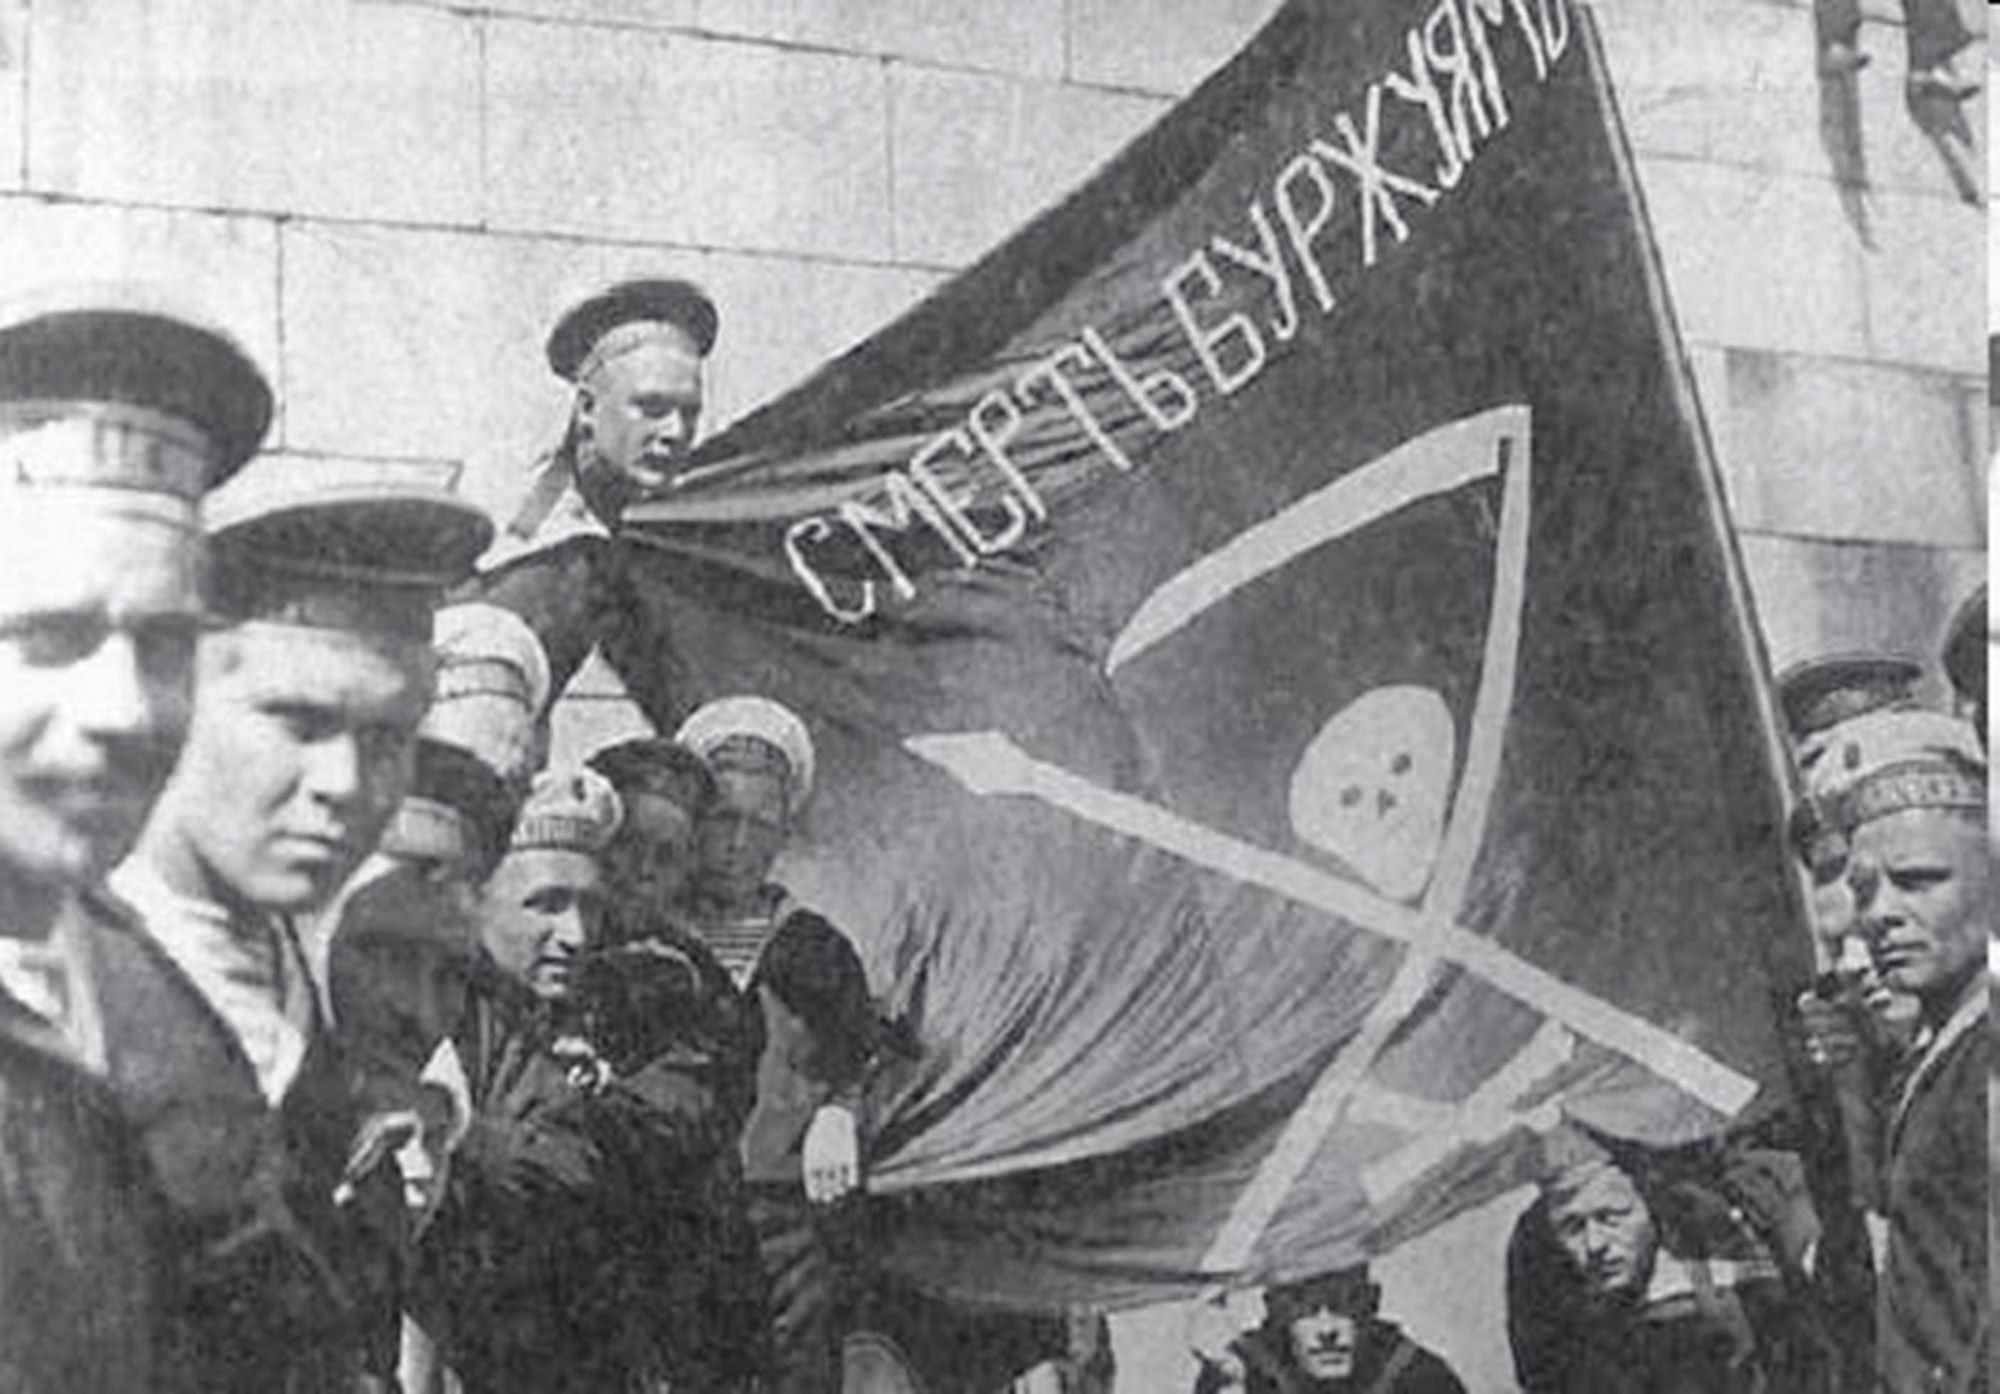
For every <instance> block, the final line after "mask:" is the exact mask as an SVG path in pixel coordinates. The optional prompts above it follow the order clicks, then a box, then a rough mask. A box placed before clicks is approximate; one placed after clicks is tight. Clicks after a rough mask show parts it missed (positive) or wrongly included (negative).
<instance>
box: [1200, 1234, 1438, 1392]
mask: <svg viewBox="0 0 2000 1394" xmlns="http://www.w3.org/2000/svg"><path fill="white" fill-rule="evenodd" d="M1381 1305H1382V1288H1381V1285H1380V1284H1378V1283H1377V1282H1376V1281H1375V1280H1374V1278H1373V1277H1372V1276H1370V1274H1369V1271H1368V1265H1367V1264H1366V1263H1357V1264H1354V1265H1352V1266H1350V1267H1347V1268H1333V1269H1327V1270H1325V1271H1323V1272H1319V1273H1312V1274H1308V1275H1307V1276H1305V1277H1302V1278H1295V1279H1292V1280H1290V1281H1288V1282H1282V1283H1277V1284H1274V1285H1273V1286H1271V1287H1270V1288H1268V1289H1266V1291H1265V1293H1264V1313H1265V1316H1264V1323H1263V1325H1262V1326H1260V1327H1258V1328H1257V1329H1255V1330H1252V1331H1248V1332H1245V1333H1244V1334H1242V1335H1241V1336H1238V1337H1236V1338H1235V1339H1233V1340H1231V1341H1229V1342H1228V1343H1227V1344H1226V1345H1224V1346H1222V1347H1220V1348H1213V1349H1202V1348H1198V1349H1197V1350H1196V1352H1195V1353H1196V1356H1197V1358H1198V1359H1199V1360H1200V1361H1201V1370H1200V1373H1199V1374H1198V1375H1197V1376H1196V1377H1195V1386H1194V1388H1195V1394H1230V1391H1242V1394H1465V1386H1464V1385H1463V1384H1461V1383H1460V1382H1459V1379H1458V1376H1457V1375H1455V1374H1453V1373H1452V1372H1451V1368H1450V1367H1449V1366H1448V1365H1446V1364H1445V1363H1444V1361H1442V1360H1440V1359H1439V1358H1438V1357H1437V1356H1435V1355H1433V1354H1432V1353H1431V1352H1430V1351H1427V1350H1425V1349H1424V1348H1423V1347H1422V1346H1420V1345H1418V1344H1417V1343H1416V1342H1415V1341H1412V1340H1411V1339H1410V1338H1409V1337H1408V1336H1406V1335H1404V1334H1403V1332H1402V1330H1401V1329H1400V1328H1399V1327H1398V1326H1397V1325H1396V1324H1395V1323H1394V1322H1390V1321H1385V1320H1383V1319H1382V1318H1381V1317H1380V1316H1378V1315H1377V1313H1378V1312H1379V1311H1380V1310H1381Z"/></svg>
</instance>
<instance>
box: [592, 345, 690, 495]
mask: <svg viewBox="0 0 2000 1394" xmlns="http://www.w3.org/2000/svg"><path fill="white" fill-rule="evenodd" d="M701 406H702V370H701V357H700V355H699V354H697V353H696V352H695V351H694V345H693V343H692V342H691V341H689V340H688V339H687V337H686V336H685V335H682V334H678V333H674V332H670V331H669V332H663V333H662V334H661V335H659V336H658V337H656V338H653V339H650V340H648V341H647V342H645V343H642V344H640V345H638V346H636V347H633V348H628V349H626V350H625V351H624V352H622V353H620V354H618V355H617V356H616V357H613V358H611V359H609V360H607V361H606V362H604V363H602V364H600V365H599V366H598V367H596V368H595V369H593V370H592V371H591V373H590V375H589V377H588V379H587V380H586V381H585V382H583V383H582V384H580V387H579V397H578V406H577V421H578V425H579V426H580V427H581V429H582V431H583V434H584V440H583V449H582V451H581V454H580V456H579V458H580V460H581V462H582V465H583V468H584V471H585V475H586V481H587V482H590V481H591V480H592V477H593V476H594V477H595V482H598V483H608V484H610V485H611V486H612V487H613V488H614V490H615V491H616V492H617V493H618V494H619V495H620V496H621V497H624V498H646V497H648V496H649V495H654V494H659V493H662V492H664V491H665V490H666V489H667V488H668V487H669V486H670V485H672V483H673V482H674V480H675V478H676V477H677V476H678V475H679V474H680V472H681V471H682V470H683V469H684V468H686V465H687V454H688V452H689V451H690V450H692V449H693V448H694V441H695V432H696V428H697V426H698V425H699V423H700V419H701Z"/></svg>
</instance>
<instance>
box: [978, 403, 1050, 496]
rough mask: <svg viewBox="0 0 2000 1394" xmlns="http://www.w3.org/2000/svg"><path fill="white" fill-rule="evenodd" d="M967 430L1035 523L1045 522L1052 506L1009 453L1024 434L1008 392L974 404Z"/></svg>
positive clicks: (1016, 408) (1019, 409) (1018, 410)
mask: <svg viewBox="0 0 2000 1394" xmlns="http://www.w3.org/2000/svg"><path fill="white" fill-rule="evenodd" d="M965 425H966V429H968V430H969V431H971V432H972V439H973V440H974V441H975V442H976V443H977V444H978V446H979V451H980V453H981V454H982V455H984V456H985V457H986V458H987V459H989V460H991V461H992V462H993V467H994V468H995V469H997V470H999V471H1000V473H1001V474H1003V475H1005V476H1006V478H1007V483H1008V484H1009V485H1010V486H1012V488H1013V490H1014V492H1015V493H1016V494H1019V495H1020V497H1021V502H1023V503H1025V504H1026V505H1027V506H1028V512H1030V513H1031V514H1033V515H1034V517H1035V521H1037V522H1041V521H1044V520H1045V519H1047V517H1048V516H1049V506H1048V505H1047V504H1046V503H1043V502H1042V495H1041V493H1040V491H1039V490H1037V489H1036V488H1035V486H1034V485H1033V484H1031V483H1030V482H1029V481H1028V476H1027V475H1026V474H1024V473H1022V471H1021V467H1020V466H1019V465H1017V464H1015V463H1014V457H1013V456H1011V455H1009V454H1008V453H1007V446H1008V444H1009V443H1010V442H1011V441H1012V440H1013V439H1014V437H1015V436H1017V435H1019V434H1020V432H1021V408H1020V407H1018V406H1016V405H1015V404H1014V399H1013V398H1012V397H1010V396H1008V395H1007V394H1006V393H1005V392H1001V391H993V392H989V393H987V394H986V395H985V396H984V397H981V398H980V399H979V400H978V401H976V402H974V403H973V404H972V410H971V411H970V412H968V413H967V414H966V418H965Z"/></svg>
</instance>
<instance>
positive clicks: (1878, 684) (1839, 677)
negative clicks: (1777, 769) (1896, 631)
mask: <svg viewBox="0 0 2000 1394" xmlns="http://www.w3.org/2000/svg"><path fill="white" fill-rule="evenodd" d="M1923 675H1924V670H1923V667H1922V665H1920V664H1919V663H1918V662H1917V661H1916V660H1915V659H1913V658H1905V657H1903V656H1902V655H1900V654H1891V653H1840V654H1828V655H1825V656H1823V657H1818V658H1808V659H1804V660H1802V661H1801V662H1798V663H1794V664H1792V665H1791V666H1790V667H1789V668H1787V669H1785V670H1784V671H1783V672H1782V673H1780V674H1778V678H1777V687H1778V703H1779V705H1780V706H1781V707H1783V708H1784V712H1785V725H1786V728H1787V730H1788V731H1789V733H1790V735H1791V739H1792V751H1793V754H1794V755H1795V756H1796V757H1797V759H1798V764H1799V768H1800V769H1802V770H1805V769H1810V768H1812V766H1813V765H1814V764H1815V763H1817V761H1818V760H1819V756H1820V752H1822V751H1823V750H1825V748H1826V745H1827V742H1828V740H1829V739H1830V736H1829V735H1828V733H1829V732H1830V731H1832V730H1833V729H1834V728H1835V727H1836V726H1839V725H1840V724H1841V723H1842V722H1844V721H1851V720H1853V719H1854V718H1855V717H1857V716H1861V715H1863V714H1865V713H1867V712H1871V711H1880V710H1882V709H1883V708H1896V709H1904V710H1911V709H1915V708H1917V707H1920V706H1922V705H1923V704H1922V701H1921V700H1920V699H1919V697H1918V696H1917V684H1918V682H1920V681H1921V680H1922V678H1923Z"/></svg>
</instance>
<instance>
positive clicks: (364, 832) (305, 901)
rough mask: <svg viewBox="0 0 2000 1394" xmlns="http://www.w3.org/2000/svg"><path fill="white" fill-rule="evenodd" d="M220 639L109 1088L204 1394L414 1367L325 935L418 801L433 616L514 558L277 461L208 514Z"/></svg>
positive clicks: (428, 515)
mask: <svg viewBox="0 0 2000 1394" xmlns="http://www.w3.org/2000/svg"><path fill="white" fill-rule="evenodd" d="M207 528H208V532H209V538H210V543H211V552H212V560H213V586H212V591H213V610H214V615H215V622H216V624H215V628H214V629H213V630H212V631H211V632H210V633H208V634H207V635H205V636H204V638H203V640H202V643H201V646H200V652H199V657H198V679H199V688H198V694H197V700H196V703H195V710H194V715H193V720H192V722H191V724H190V728H189V733H188V740H187V744H186V747H185V748H184V750H183V751H182V754H181V759H180V763H179V764H178V766H177V767H176V768H175V771H174V774H173V777H172V778H171V779H170V780H169V781H168V785H167V788H166V790H165V792H164V793H163V794H162V795H161V798H160V801H159V804H158V806H157V807H156V808H155V809H154V811H153V816H152V817H151V819H150V820H149V821H148V823H147V826H146V830H145V832H144V834H143V835H142V837H141V839H140V842H139V846H138V848H137V849H136V851H135V852H134V854H133V855H132V857H131V858H129V859H128V860H127V861H126V862H125V863H124V864H123V865H122V866H120V867H119V869H118V870H117V872H115V873H114V875H113V877H112V884H113V886H114V888H115V889H116V890H117V891H118V893H119V894H120V895H122V896H123V897H124V898H125V899H126V900H127V901H128V902H129V903H130V904H131V905H132V906H133V907H134V908H135V909H136V910H137V911H138V913H139V918H140V920H141V922H142V926H143V928H142V930H141V931H139V932H127V933H107V934H104V935H100V936H99V938H98V943H97V945H96V947H97V951H98V953H99V955H100V957H101V958H102V959H103V961H105V962H106V963H107V964H108V965H110V966H111V968H112V970H113V971H112V972H111V974H110V986H109V988H108V989H107V992H106V997H105V1011H104V1018H105V1028H106V1036H107V1041H108V1044H109V1058H110V1062H111V1074H112V1080H113V1083H114V1087H115V1088H116V1090H117V1092H118V1095H119V1098H120V1101H121V1104H122V1106H123V1108H124V1110H125V1112H126V1114H127V1116H128V1117H129V1118H130V1119H132V1120H133V1122H134V1123H135V1124H136V1125H137V1126H138V1128H139V1129H140V1132H141V1136H142V1138H143V1141H144V1145H145V1149H146V1154H147V1157H148V1160H149V1161H150V1163H151V1165H152V1169H153V1173H154V1176H155V1179H156V1180H157V1182H158V1184H159V1186H160V1188H161V1190H162V1191H163V1192H164V1194H165V1198H166V1203H167V1206H168V1207H169V1223H170V1233H171V1235H172V1239H173V1252H174V1253H175V1255H176V1260H177V1261H176V1264H175V1270H174V1273H173V1275H172V1276H173V1282H174V1289H173V1292H172V1294H171V1296H172V1299H173V1317H174V1320H175V1327H174V1335H175V1339H176V1341H177V1345H178V1350H177V1356H178V1358H179V1360H180V1362H181V1364H182V1365H183V1367H184V1368H185V1370H186V1371H187V1372H188V1373H189V1374H190V1375H191V1376H192V1378H193V1381H194V1383H195V1384H196V1386H197V1387H199V1388H201V1389H203V1390H243V1391H246V1394H248V1391H252V1390H256V1391H264V1390H271V1389H285V1390H298V1389H319V1388H352V1387H353V1381H354V1380H355V1378H356V1377H357V1375H358V1373H359V1371H360V1370H361V1369H363V1368H364V1367H367V1368H371V1369H387V1368H393V1365H392V1364H391V1362H392V1360H393V1355H394V1343H395V1318H394V1311H393V1308H392V1307H389V1308H387V1309H386V1310H385V1303H386V1301H387V1300H388V1299H387V1298H386V1297H385V1294H392V1293H393V1292H394V1290H395V1275H394V1272H393V1256H394V1254H395V1253H396V1252H397V1248H396V1241H397V1239H398V1237H399V1227H400V1225H401V1224H402V1223H403V1219H404V1216H403V1207H402V1197H401V1194H400V1191H399V1188H397V1187H396V1186H395V1185H394V1183H393V1182H392V1181H391V1180H390V1179H389V1177H388V1176H387V1175H386V1173H384V1172H381V1171H377V1172H375V1173H374V1174H372V1175H370V1176H369V1177H367V1178H365V1179H366V1180H367V1182H369V1183H370V1184H368V1185H365V1186H362V1187H361V1188H359V1192H358V1195H357V1196H356V1197H354V1198H351V1199H350V1198H343V1199H341V1200H338V1201H337V1200H336V1195H337V1194H338V1195H341V1196H342V1197H345V1194H346V1192H347V1191H348V1190H350V1189H354V1188H353V1187H352V1186H351V1185H344V1184H343V1182H351V1180H352V1178H347V1177H344V1176H343V1168H344V1164H345V1162H346V1160H347V1157H348V1153H349V1150H350V1148H351V1147H352V1145H353V1144H354V1142H355V1140H356V1137H357V1134H358V1132H359V1129H360V1126H361V1123H362V1117H361V1112H362V1110H361V1106H360V1101H359V1100H358V1099H357V1097H356V1095H355V1093H354V1091H353V1088H352V1082H351V1075H350V1071H349V1068H348V1062H347V1061H346V1060H345V1059H344V1058H343V1053H342V1049H341V1044H340V1042H339V1041H337V1040H336V1038H335V1036H334V1035H333V1033H332V1032H331V1031H330V1029H329V1027H328V1023H327V1021H326V1018H325V1012H324V990H325V961H324V953H325V948H326V946H325V945H324V943H321V942H316V941H315V940H314V939H312V938H309V937H307V936H306V935H305V934H304V933H303V932H302V930H303V923H302V921H303V917H306V916H309V915H311V914H312V913H313V912H314V911H316V910H319V909H321V908H323V907H324V906H325V905H326V904H327V903H328V902H329V901H330V900H331V899H332V898H333V896H334V895H335V893H336V892H337V891H338V890H339V888H340V886H341V884H342V883H343V882H344V881H345V880H346V879H347V878H348V876H349V874H350V873H352V872H353V871H354V869H355V868H356V866H357V865H358V864H359V863H360V862H361V860H362V859H363V858H364V857H365V856H366V855H367V854H368V853H369V851H370V850H371V849H372V848H373V847H374V845H375V842H376V839H377V838H378V837H379V836H380V834H381V832H382V830H383V827H384V824H385V823H386V822H387V820H388V818H389V816H390V814H391V813H392V812H393V811H394V810H395V808H396V807H397V805H398V804H399V803H400V802H401V800H402V798H403V795H404V793H405V791H406V789H407V788H408V785H409V781H410V775H411V764H412V750H413V747H414V743H415V735H416V730H417V725H418V721H419V719H420V718H421V717H422V715H423V713H424V709H425V704H426V702H427V701H428V699H429V693H430V674H431V648H430V643H431V615H432V610H433V607H434V606H435V604H436V602H437V599H438V597H439V595H440V593H441V592H442V591H443V589H444V588H445V587H446V586H448V585H449V584H451V583H453V582H455V581H458V580H460V579H461V578H462V577H463V576H464V575H466V574H467V573H468V572H469V571H470V569H471V566H472V560H473V558H474V557H475V556H476V555H477V554H478V552H479V550H480V548H482V547H483V546H485V545H486V543H487V542H488V541H489V540H490V538H491V536H492V527H491V524H490V523H489V522H488V521H487V520H486V518H485V517H484V515H483V514H481V513H479V512H478V510H476V509H474V508H472V507H471V506H470V505H468V504H466V503H464V502H463V501H462V500H460V499H458V498H457V497H456V496H455V495H453V494H451V493H450V492H449V491H448V490H447V489H446V488H445V487H444V486H443V484H442V483H441V482H439V481H438V480H435V479H432V478H429V477H425V476H422V475H420V474H416V473H413V472H411V471H409V470H408V469H407V468H397V469H390V468H384V469H372V468H369V467H365V466H361V465H359V464H353V463H348V462H340V461H285V460H280V459H276V458H272V459H267V460H265V461H264V462H262V464H261V466H254V467H252V469H250V470H248V471H245V472H244V474H243V475H242V476H240V477H239V478H238V479H237V480H235V481H233V482H232V484H231V485H230V487H229V488H228V489H227V490H225V491H219V492H218V493H217V495H216V496H215V497H214V498H213V499H211V501H210V504H209V508H208V515H207Z"/></svg>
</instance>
